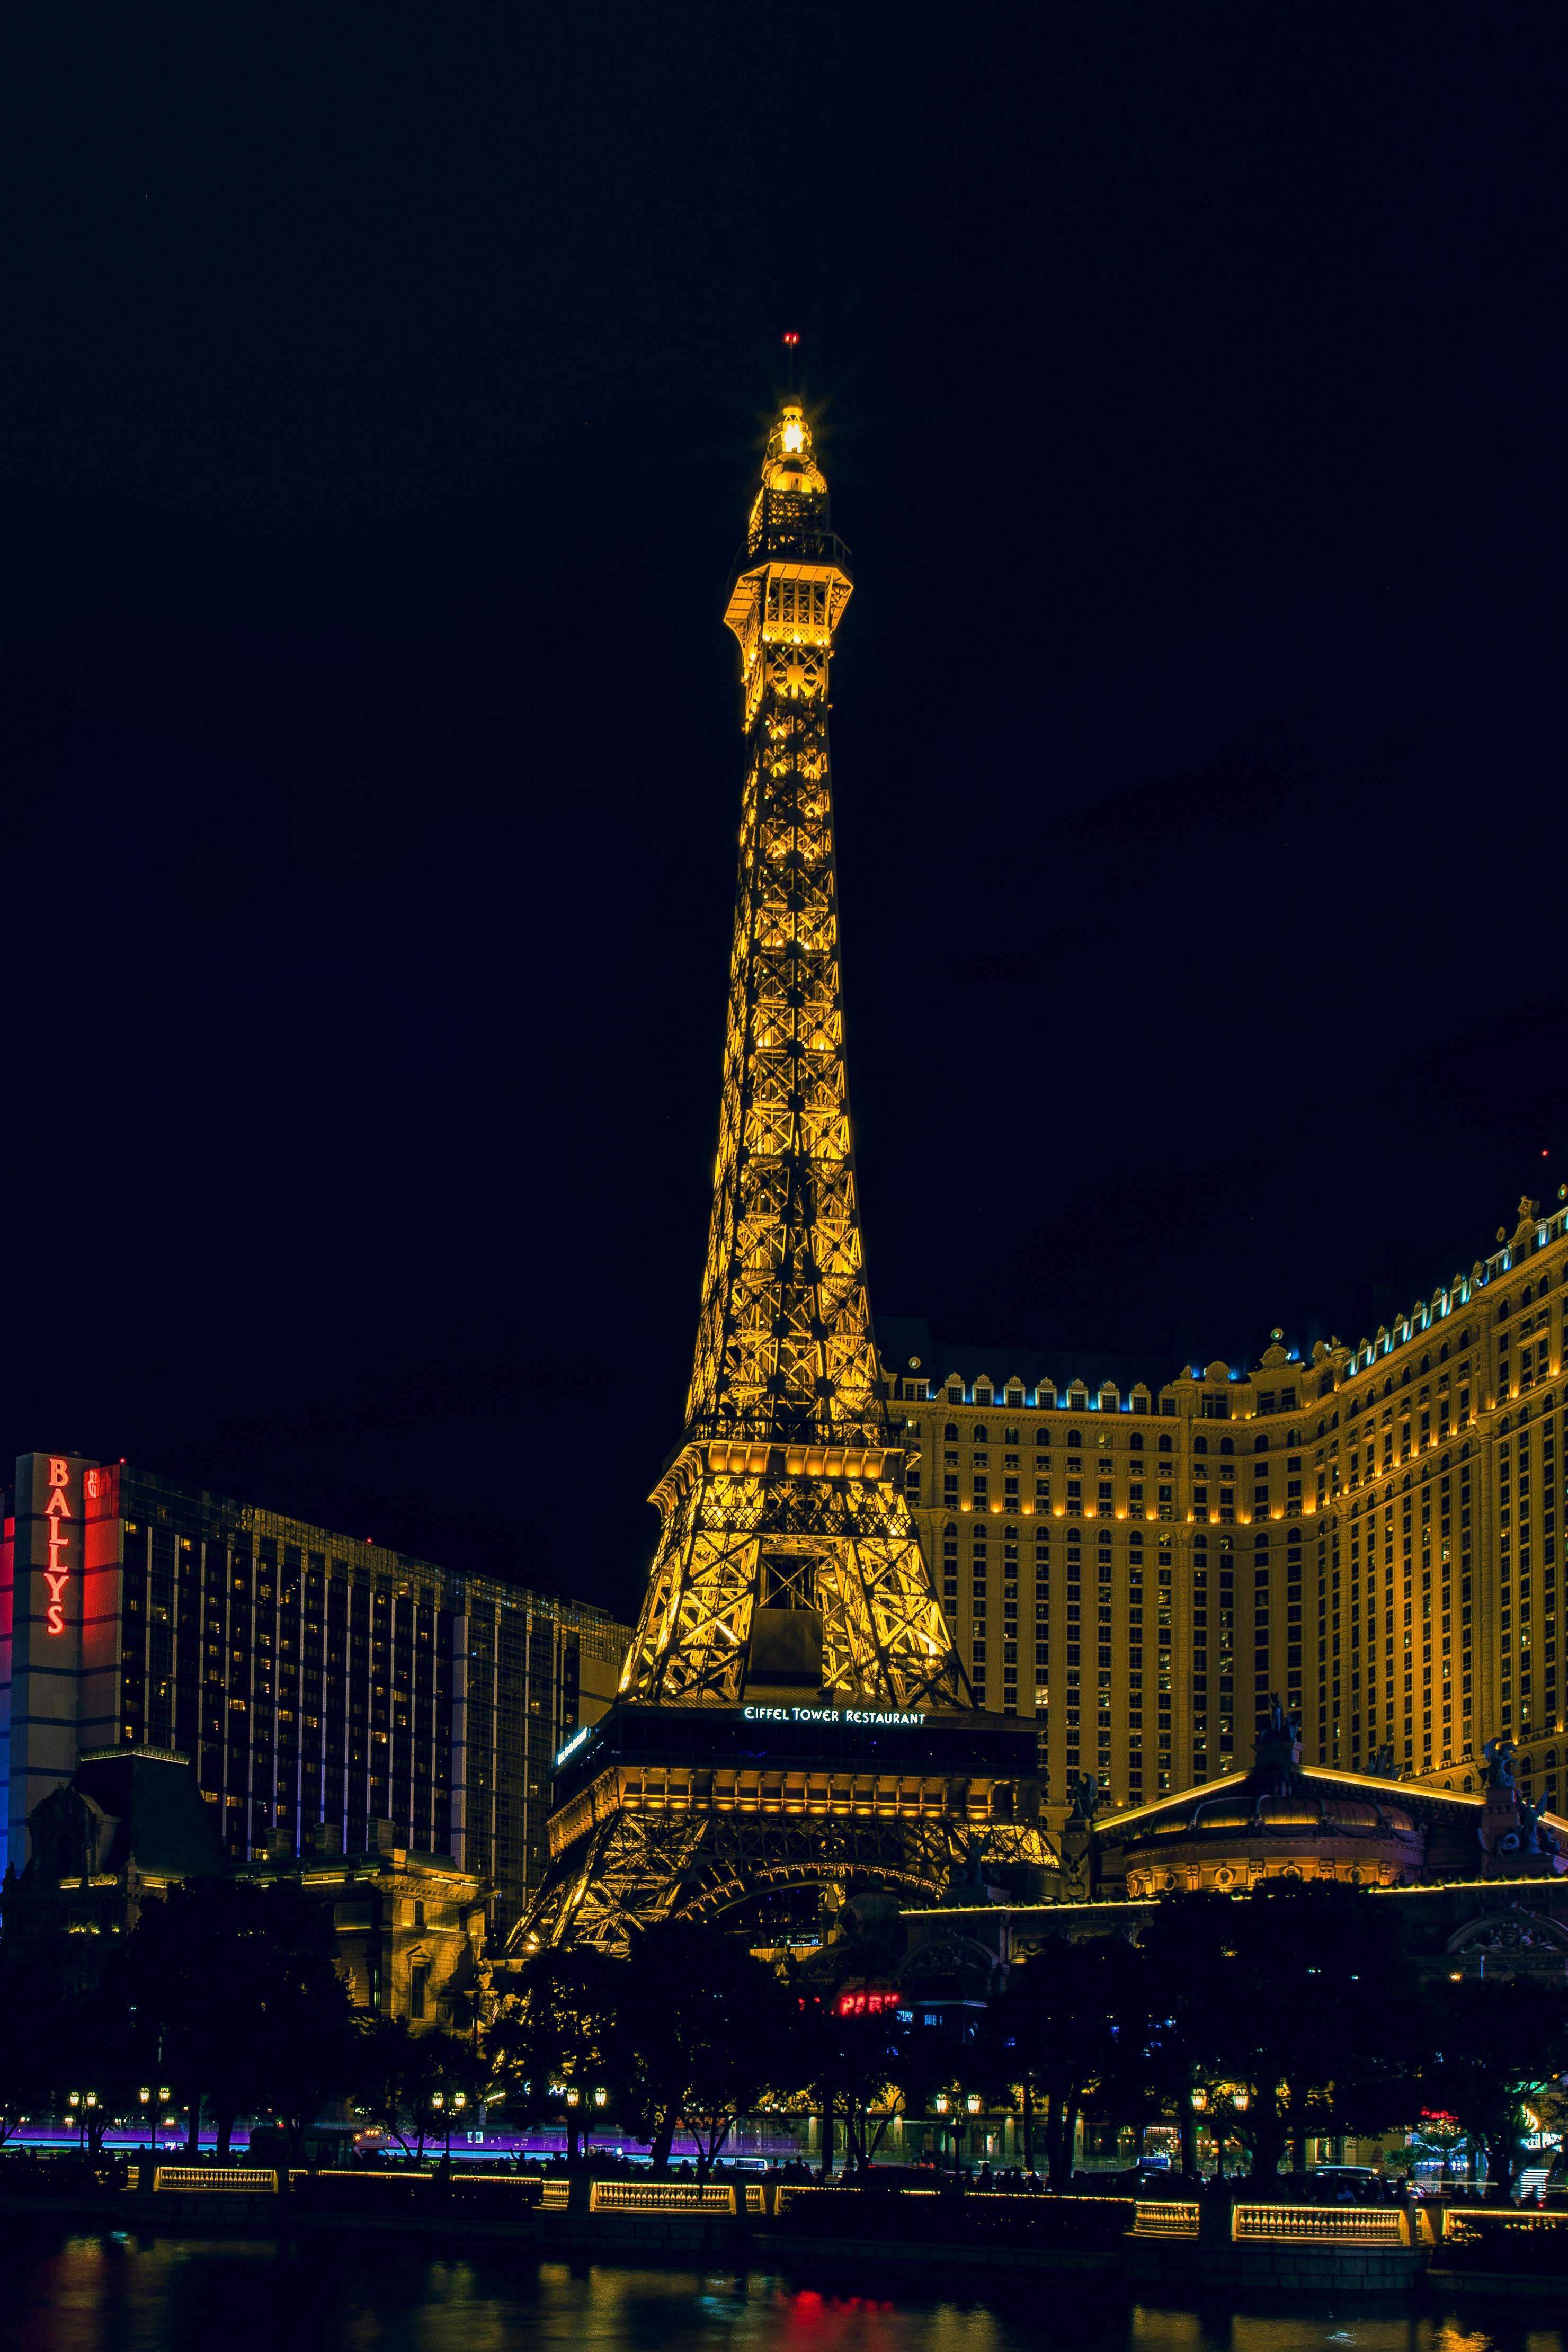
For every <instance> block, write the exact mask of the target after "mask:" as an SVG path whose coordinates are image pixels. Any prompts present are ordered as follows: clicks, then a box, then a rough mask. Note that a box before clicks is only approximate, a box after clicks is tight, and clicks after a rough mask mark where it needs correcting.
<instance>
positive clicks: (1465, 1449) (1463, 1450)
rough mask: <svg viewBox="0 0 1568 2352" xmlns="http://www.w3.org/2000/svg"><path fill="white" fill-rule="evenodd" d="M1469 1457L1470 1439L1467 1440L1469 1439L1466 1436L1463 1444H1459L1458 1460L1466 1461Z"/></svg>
mask: <svg viewBox="0 0 1568 2352" xmlns="http://www.w3.org/2000/svg"><path fill="white" fill-rule="evenodd" d="M1469 1458H1470V1441H1469V1439H1468V1437H1467V1438H1466V1440H1465V1442H1464V1444H1463V1445H1461V1446H1460V1448H1459V1459H1460V1461H1461V1462H1468V1460H1469Z"/></svg>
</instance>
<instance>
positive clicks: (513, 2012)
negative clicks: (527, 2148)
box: [484, 1945, 629, 2162]
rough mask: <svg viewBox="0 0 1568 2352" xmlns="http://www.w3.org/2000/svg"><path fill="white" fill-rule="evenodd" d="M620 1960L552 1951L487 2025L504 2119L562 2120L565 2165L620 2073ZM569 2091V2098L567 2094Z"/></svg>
mask: <svg viewBox="0 0 1568 2352" xmlns="http://www.w3.org/2000/svg"><path fill="white" fill-rule="evenodd" d="M628 1973H629V1972H628V1969H627V1966H626V1961H625V1960H617V1959H612V1958H610V1957H609V1956H608V1955H607V1954H605V1953H604V1952H601V1951H599V1950H597V1949H596V1948H594V1947H593V1946H591V1945H575V1946H560V1945H555V1946H552V1947H551V1948H549V1949H547V1950H544V1951H542V1952H536V1953H535V1954H534V1956H533V1958H531V1959H530V1960H529V1961H527V1962H526V1963H525V1965H524V1967H523V1968H522V1969H521V1974H520V1977H519V1979H518V1986H517V1990H516V1991H515V1993H513V1994H511V1995H510V1996H509V1997H508V1999H507V2000H505V2001H504V2002H503V2003H502V2005H501V2007H500V2009H499V2010H498V2011H497V2012H496V2014H495V2016H494V2017H493V2018H492V2019H491V2021H490V2023H489V2028H488V2030H487V2032H486V2035H485V2045H484V2046H485V2054H486V2060H487V2063H488V2065H489V2070H490V2072H491V2074H492V2077H493V2080H494V2082H495V2084H496V2086H497V2088H498V2089H499V2090H500V2093H501V2095H502V2097H503V2099H504V2101H505V2107H506V2112H507V2114H508V2115H509V2116H510V2117H512V2118H513V2120H515V2121H517V2122H520V2123H539V2122H542V2121H544V2120H545V2119H547V2118H548V2119H549V2120H551V2121H554V2120H555V2119H556V2118H558V2117H560V2116H564V2118H565V2122H566V2133H567V2160H568V2162H574V2161H575V2158H576V2155H577V2135H578V2133H579V2131H580V2130H581V2129H582V2128H583V2126H584V2123H585V2122H586V2121H587V2120H588V2118H589V2117H590V2116H592V2114H593V2113H594V2111H595V2106H596V2104H597V2097H596V2095H597V2094H598V2093H599V2092H600V2091H605V2093H606V2095H607V2094H608V2091H609V2089H610V2086H611V2084H612V2082H613V2081H615V2080H618V2079H619V2077H620V2075H621V2074H622V2073H623V2071H624V2067H625V2063H626V2061H625V2057H624V2054H623V2044H624V2035H623V2032H622V2012H623V2008H624V2004H625V2001H626V1997H627V1990H628ZM570 2092H574V2093H575V2094H576V2096H575V2097H574V2098H568V2096H567V2094H568V2093H570Z"/></svg>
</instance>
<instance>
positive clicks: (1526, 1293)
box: [1519, 1282, 1535, 1307]
mask: <svg viewBox="0 0 1568 2352" xmlns="http://www.w3.org/2000/svg"><path fill="white" fill-rule="evenodd" d="M1534 1296H1535V1293H1534V1291H1533V1290H1531V1286H1530V1285H1529V1283H1528V1282H1527V1283H1526V1284H1525V1286H1524V1288H1523V1289H1522V1290H1521V1292H1520V1294H1519V1303H1520V1305H1521V1307H1528V1306H1529V1304H1530V1302H1531V1299H1532V1298H1533V1297H1534Z"/></svg>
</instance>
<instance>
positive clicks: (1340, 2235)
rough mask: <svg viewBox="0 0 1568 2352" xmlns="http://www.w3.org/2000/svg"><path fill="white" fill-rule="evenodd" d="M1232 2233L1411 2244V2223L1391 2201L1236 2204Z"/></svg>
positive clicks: (1260, 2237) (1248, 2238)
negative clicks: (1388, 2204) (1314, 2203)
mask: <svg viewBox="0 0 1568 2352" xmlns="http://www.w3.org/2000/svg"><path fill="white" fill-rule="evenodd" d="M1230 2234H1231V2237H1232V2238H1233V2239H1234V2240H1235V2241H1236V2242H1237V2244H1240V2243H1241V2242H1243V2241H1244V2240H1246V2241H1249V2242H1258V2241H1260V2240H1269V2239H1271V2240H1273V2241H1274V2242H1275V2243H1277V2244H1278V2243H1279V2242H1280V2241H1282V2240H1286V2239H1294V2240H1296V2241H1297V2242H1317V2243H1319V2244H1324V2245H1342V2246H1343V2245H1349V2246H1407V2245H1408V2244H1409V2243H1410V2233H1409V2228H1408V2224H1407V2223H1406V2221H1405V2216H1404V2214H1403V2213H1402V2212H1400V2211H1399V2210H1397V2209H1396V2208H1394V2207H1392V2206H1387V2205H1236V2206H1233V2207H1232V2209H1231V2219H1230Z"/></svg>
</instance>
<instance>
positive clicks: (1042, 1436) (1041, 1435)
mask: <svg viewBox="0 0 1568 2352" xmlns="http://www.w3.org/2000/svg"><path fill="white" fill-rule="evenodd" d="M1050 1442H1051V1433H1050V1431H1049V1430H1048V1429H1037V1430H1036V1432H1035V1444H1037V1445H1048V1444H1050Z"/></svg>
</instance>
